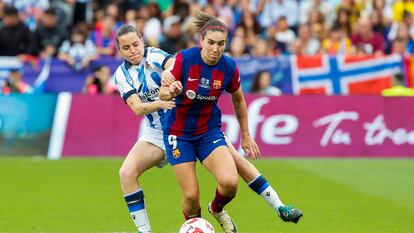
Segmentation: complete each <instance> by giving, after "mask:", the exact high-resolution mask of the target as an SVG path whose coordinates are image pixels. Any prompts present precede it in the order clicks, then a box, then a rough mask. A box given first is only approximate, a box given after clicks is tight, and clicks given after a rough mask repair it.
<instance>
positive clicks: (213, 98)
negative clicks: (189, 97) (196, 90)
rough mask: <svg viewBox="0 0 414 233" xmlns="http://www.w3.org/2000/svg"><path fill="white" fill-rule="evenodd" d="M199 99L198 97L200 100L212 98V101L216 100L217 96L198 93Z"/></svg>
mask: <svg viewBox="0 0 414 233" xmlns="http://www.w3.org/2000/svg"><path fill="white" fill-rule="evenodd" d="M197 99H198V100H210V101H216V100H217V96H214V95H208V96H205V95H200V94H198V95H197Z"/></svg>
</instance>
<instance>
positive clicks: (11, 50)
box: [0, 7, 37, 56]
mask: <svg viewBox="0 0 414 233" xmlns="http://www.w3.org/2000/svg"><path fill="white" fill-rule="evenodd" d="M36 53H37V48H36V39H35V36H34V35H33V33H32V32H31V31H30V30H29V28H28V27H27V26H26V25H25V24H24V23H22V22H21V21H20V18H19V14H18V12H17V9H16V8H14V7H7V8H6V9H5V10H4V17H3V27H2V28H0V56H17V55H22V54H33V55H34V54H36Z"/></svg>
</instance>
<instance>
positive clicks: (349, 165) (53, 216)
mask: <svg viewBox="0 0 414 233" xmlns="http://www.w3.org/2000/svg"><path fill="white" fill-rule="evenodd" d="M121 163H122V159H63V160H59V161H49V160H46V159H45V158H41V157H30V158H23V157H17V158H11V157H0V232H25V233H27V232H65V233H66V232H67V233H77V232H108V233H109V232H135V231H134V227H133V223H132V221H131V220H130V217H129V214H128V211H127V209H126V207H125V205H124V202H123V198H122V194H121V191H120V188H119V181H118V168H119V166H120V165H121ZM254 164H255V165H256V166H257V167H258V168H259V170H260V171H261V172H262V173H263V174H264V175H265V177H266V178H267V179H268V180H269V181H270V182H271V184H272V185H273V187H275V188H276V190H277V191H278V193H279V195H280V196H281V198H282V200H283V201H284V202H285V204H294V205H296V206H298V207H300V208H301V209H302V210H303V212H304V217H303V218H302V220H301V221H300V222H299V224H297V225H295V224H292V223H284V222H282V221H281V220H280V219H279V218H278V217H277V216H276V214H275V213H274V212H273V211H272V210H271V209H270V208H269V207H268V206H267V204H266V203H265V202H264V201H263V200H262V199H261V198H260V197H259V196H258V195H256V194H255V193H253V192H252V191H250V189H248V188H247V186H246V185H245V184H244V182H242V181H240V185H239V190H238V194H237V197H236V199H235V200H234V201H233V202H232V203H231V204H230V205H229V206H228V207H227V208H226V209H227V210H228V211H229V213H230V214H231V215H232V216H233V218H234V220H235V221H236V223H237V225H238V228H239V232H240V233H288V232H289V233H294V232H296V233H299V232H300V233H325V232H326V233H349V232H358V233H359V232H361V233H366V232H375V233H378V232H384V233H392V232H407V233H408V232H414V201H413V200H414V185H413V184H414V181H413V180H414V160H413V159H342V160H341V159H275V160H259V161H255V162H254ZM197 171H198V175H199V177H200V188H201V204H202V206H203V211H202V214H203V217H204V218H206V219H207V220H208V221H210V222H211V223H212V224H213V225H214V227H215V229H216V232H221V229H220V228H219V226H218V224H217V223H216V222H215V220H214V219H213V218H212V217H210V216H209V215H208V213H207V211H206V208H205V207H206V205H207V203H208V202H209V201H210V200H211V199H212V198H213V194H214V191H215V182H214V180H213V179H212V177H211V176H210V175H209V174H208V173H207V172H206V170H205V169H204V168H202V167H198V170H197ZM142 185H143V188H144V192H145V195H146V203H147V208H148V212H149V216H150V220H151V223H152V227H153V232H154V233H167V232H171V233H172V232H178V229H179V228H180V225H181V224H182V223H183V222H184V221H183V217H182V214H181V193H180V191H179V189H178V185H177V182H176V180H175V178H174V176H173V174H172V171H171V168H170V167H169V166H168V167H166V168H164V169H158V168H154V169H151V170H149V171H148V172H147V173H145V174H144V176H143V177H142Z"/></svg>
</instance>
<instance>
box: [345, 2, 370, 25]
mask: <svg viewBox="0 0 414 233" xmlns="http://www.w3.org/2000/svg"><path fill="white" fill-rule="evenodd" d="M364 8H365V7H364V2H363V1H357V0H342V1H341V3H340V4H339V5H338V9H346V10H347V11H348V12H349V19H350V21H351V24H354V23H357V22H358V20H359V17H360V16H361V12H362V10H363V9H364Z"/></svg>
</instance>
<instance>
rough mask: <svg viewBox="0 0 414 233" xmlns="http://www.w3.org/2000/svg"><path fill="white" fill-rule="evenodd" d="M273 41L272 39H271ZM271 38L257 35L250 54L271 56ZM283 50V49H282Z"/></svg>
mask: <svg viewBox="0 0 414 233" xmlns="http://www.w3.org/2000/svg"><path fill="white" fill-rule="evenodd" d="M273 41H274V39H273ZM270 43H271V40H266V39H264V38H260V37H257V38H256V43H255V44H254V46H253V48H252V51H251V55H252V56H254V57H270V56H273V50H272V49H270V48H273V46H271V45H270ZM283 51H284V50H283Z"/></svg>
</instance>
